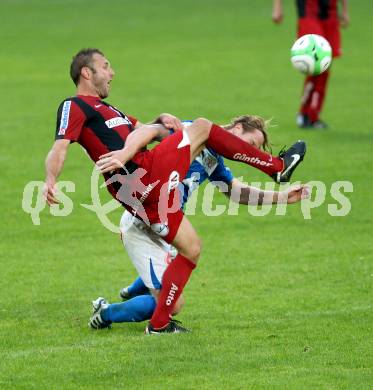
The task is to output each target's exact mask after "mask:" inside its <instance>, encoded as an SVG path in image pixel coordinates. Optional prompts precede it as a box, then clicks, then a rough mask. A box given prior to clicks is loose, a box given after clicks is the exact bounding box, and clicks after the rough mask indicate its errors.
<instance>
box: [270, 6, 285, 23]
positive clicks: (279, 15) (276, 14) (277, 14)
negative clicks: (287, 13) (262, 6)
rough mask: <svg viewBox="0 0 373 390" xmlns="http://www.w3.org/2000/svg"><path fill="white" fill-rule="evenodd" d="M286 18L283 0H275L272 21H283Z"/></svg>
mask: <svg viewBox="0 0 373 390" xmlns="http://www.w3.org/2000/svg"><path fill="white" fill-rule="evenodd" d="M283 19H284V14H283V11H282V0H273V5H272V21H273V22H274V23H281V22H282V21H283Z"/></svg>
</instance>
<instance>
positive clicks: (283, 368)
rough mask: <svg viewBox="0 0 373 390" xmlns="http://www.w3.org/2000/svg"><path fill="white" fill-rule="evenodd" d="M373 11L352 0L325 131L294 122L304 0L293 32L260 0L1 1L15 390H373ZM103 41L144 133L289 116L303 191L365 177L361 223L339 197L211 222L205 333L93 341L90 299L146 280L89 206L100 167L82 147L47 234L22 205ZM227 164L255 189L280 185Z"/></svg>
mask: <svg viewBox="0 0 373 390" xmlns="http://www.w3.org/2000/svg"><path fill="white" fill-rule="evenodd" d="M267 3H268V4H267ZM363 3H364V6H363V7H362V6H360V7H359V6H358V5H357V4H354V2H351V17H352V25H351V28H350V29H349V31H346V33H345V34H344V36H343V38H344V52H345V55H344V57H343V58H342V59H340V60H338V61H336V62H335V64H333V69H332V77H331V80H330V89H329V94H328V97H327V102H326V106H325V111H324V115H323V119H325V120H326V121H327V122H328V123H330V130H329V131H326V132H318V131H317V132H301V131H300V130H298V129H297V128H296V127H295V125H294V117H295V113H296V110H297V105H298V97H299V93H300V86H301V83H302V76H301V75H299V74H297V73H296V72H295V71H294V70H293V69H292V67H291V65H290V62H289V48H290V47H291V44H292V42H293V41H294V28H295V19H294V8H293V4H292V2H286V8H287V18H286V23H285V24H284V25H282V26H274V25H272V24H271V21H270V12H271V10H270V4H269V2H263V1H259V0H256V1H250V2H248V1H243V0H242V1H233V2H231V1H212V0H208V1H203V2H200V1H195V0H192V1H188V2H186V1H179V2H171V1H160V2H151V1H138V2H122V1H111V2H110V4H109V3H103V2H101V3H92V2H86V1H72V0H71V1H35V0H28V1H17V0H12V1H10V0H9V1H7V0H3V1H2V2H1V3H0V14H1V15H2V16H3V18H2V23H1V27H0V29H1V36H2V50H1V60H2V72H1V74H0V81H1V85H2V89H3V93H2V95H3V98H2V103H1V108H2V113H3V116H2V123H1V124H0V127H1V149H2V152H1V154H0V159H1V163H2V174H1V177H2V180H1V183H2V196H1V210H2V218H1V225H2V226H1V243H0V248H1V254H2V255H1V280H2V288H1V309H0V347H1V362H0V387H1V388H23V389H30V388H47V389H51V388H74V387H79V388H92V387H94V386H98V385H99V386H100V387H102V386H107V387H110V388H130V386H131V387H134V388H163V389H165V388H176V389H186V388H188V389H192V388H194V389H201V388H204V389H216V388H232V389H234V388H237V389H242V388H253V387H255V388H271V387H276V388H277V387H285V386H287V387H288V388H328V389H330V388H341V389H344V388H346V389H347V388H349V389H351V388H359V389H362V388H370V387H371V385H372V380H373V376H372V352H373V351H372V320H373V316H372V280H373V277H372V274H373V271H372V263H371V262H372V241H371V215H372V211H373V207H372V203H371V196H370V194H371V183H370V179H369V177H370V175H371V170H372V160H371V154H370V153H371V150H372V146H373V141H372V130H373V129H372V124H371V120H370V112H369V110H370V106H369V104H368V102H369V101H370V100H369V99H371V87H370V85H371V83H370V81H371V69H372V67H373V59H372V56H371V54H370V53H368V54H367V51H366V41H365V40H364V39H362V38H361V37H362V36H363V35H364V36H370V35H372V31H371V30H372V27H371V24H370V21H369V20H367V19H365V15H367V14H369V11H370V13H372V12H373V6H372V3H371V2H370V1H368V0H364V1H363ZM359 4H360V5H361V2H359ZM368 30H370V32H369V31H368ZM369 34H370V35H369ZM87 46H96V47H100V48H101V49H102V50H103V51H104V53H105V54H106V55H107V56H108V57H109V59H110V60H111V62H112V64H113V67H114V69H115V70H116V72H117V75H116V78H115V80H114V83H113V84H112V93H111V96H110V99H108V101H109V102H111V103H113V104H115V105H117V106H118V107H120V108H122V109H123V110H124V111H126V112H128V113H130V114H132V115H134V116H137V117H138V118H139V119H141V120H143V121H148V120H151V119H152V118H153V117H155V116H156V115H157V114H158V113H159V112H164V111H168V112H172V113H174V114H176V115H178V116H180V117H182V118H195V117H197V116H205V117H208V118H211V119H213V120H215V121H216V122H225V121H228V120H229V119H230V118H231V117H232V116H235V115H236V114H242V113H256V114H260V115H263V116H264V117H267V118H268V117H273V118H274V121H273V122H274V123H276V124H278V126H277V127H274V128H273V129H272V130H271V136H272V140H273V141H274V143H275V144H276V145H277V146H278V147H276V149H277V150H278V149H279V146H281V145H282V144H283V143H286V144H288V145H289V144H291V143H292V142H293V141H294V140H296V139H298V138H303V139H305V140H306V141H307V144H308V148H309V149H308V154H307V156H306V159H305V162H304V164H303V165H302V166H301V167H300V168H299V169H298V171H297V173H296V174H295V176H294V179H297V180H302V181H307V180H322V181H323V182H325V183H326V185H327V188H329V189H330V186H331V184H332V183H333V182H334V181H336V180H349V181H351V182H352V183H353V185H354V192H353V193H352V194H347V195H348V197H349V198H350V200H351V202H352V211H351V213H350V214H349V215H348V216H347V217H344V218H333V217H331V216H330V215H329V214H328V213H327V206H326V204H328V203H336V202H335V201H333V199H332V198H331V197H330V196H329V195H328V196H327V199H326V203H325V204H324V205H323V206H321V207H319V208H318V209H315V210H312V219H311V220H306V221H305V220H303V218H302V214H301V211H300V207H299V206H298V205H297V206H293V207H290V208H289V210H288V213H287V214H286V216H283V217H279V216H275V215H274V212H271V213H270V214H269V215H268V216H266V217H263V218H259V217H252V216H250V215H249V214H248V212H247V209H246V208H245V207H241V209H240V213H239V216H236V217H233V216H226V215H223V216H221V217H218V218H207V217H205V216H204V215H203V214H202V213H201V212H200V211H199V212H198V213H197V215H196V216H194V217H191V220H192V222H193V224H194V225H195V227H196V229H197V230H198V232H199V233H200V235H201V237H202V239H203V242H204V249H203V254H202V257H201V260H200V265H199V267H198V268H197V269H196V271H195V272H194V274H193V276H192V279H191V281H190V283H189V285H188V287H187V288H186V298H187V304H186V307H185V309H184V312H183V313H182V314H181V316H180V319H182V320H183V321H184V323H185V325H187V326H189V327H191V328H192V329H193V333H192V334H189V335H179V336H170V337H145V336H144V335H143V333H142V332H143V329H144V326H145V324H123V325H115V326H114V327H113V329H112V330H111V331H101V332H92V331H90V330H89V329H88V328H87V321H88V318H89V315H90V300H91V299H93V298H96V297H97V296H98V295H104V296H105V297H107V298H108V299H109V300H110V301H114V300H116V297H117V292H118V290H119V288H120V287H122V286H123V285H126V284H127V283H128V282H130V281H131V280H132V279H133V278H134V277H135V272H134V270H133V268H132V266H131V265H130V263H129V261H128V259H127V256H126V254H124V252H123V250H122V248H121V244H120V242H119V240H118V237H117V236H116V235H114V234H112V233H109V232H108V231H107V230H105V229H104V228H103V227H102V226H101V224H100V223H99V221H98V220H97V218H96V216H95V215H94V214H93V213H91V212H89V211H87V210H86V209H83V208H82V207H81V206H79V204H80V203H90V198H89V194H90V192H89V172H90V170H91V163H90V161H88V159H87V157H86V156H85V155H84V153H82V151H81V150H80V148H79V147H77V146H75V145H74V146H73V147H71V148H70V151H69V156H68V159H67V162H66V165H65V170H64V173H63V175H62V176H61V179H62V180H71V181H73V182H74V183H76V191H75V193H73V194H69V196H70V197H71V198H72V199H73V202H74V204H75V207H74V211H73V213H72V214H71V215H70V216H69V217H68V218H56V217H52V216H51V215H50V214H49V212H48V211H47V210H45V211H44V212H43V213H42V215H41V225H40V226H33V225H32V223H31V219H30V216H29V215H27V214H25V213H24V212H23V211H22V210H21V198H22V191H23V187H24V186H25V184H26V183H27V182H29V181H30V180H42V179H43V176H44V173H43V170H44V168H43V162H44V158H45V155H46V153H47V151H48V150H49V148H50V146H51V143H52V141H53V133H54V126H55V111H56V109H57V106H58V104H59V102H60V101H61V100H62V99H63V98H65V97H66V96H69V95H71V94H73V93H74V88H73V85H72V83H71V81H70V80H69V77H68V66H69V63H70V59H71V57H72V55H73V54H74V53H75V52H76V51H77V50H79V49H80V48H81V47H87ZM229 165H230V166H231V167H232V169H233V171H234V173H235V174H236V175H237V176H241V175H242V176H244V178H245V179H246V180H247V181H249V182H251V181H265V180H266V177H265V176H264V175H261V174H260V173H258V172H256V171H255V170H253V169H251V168H248V167H246V166H241V165H239V164H229ZM106 199H109V198H108V197H107V198H106ZM216 199H217V201H219V202H220V203H222V204H225V202H224V200H223V198H221V197H220V198H219V197H217V198H216ZM199 210H200V207H199ZM114 214H115V215H114V216H113V217H112V219H113V220H118V218H119V216H120V212H119V210H118V211H117V212H116V213H114Z"/></svg>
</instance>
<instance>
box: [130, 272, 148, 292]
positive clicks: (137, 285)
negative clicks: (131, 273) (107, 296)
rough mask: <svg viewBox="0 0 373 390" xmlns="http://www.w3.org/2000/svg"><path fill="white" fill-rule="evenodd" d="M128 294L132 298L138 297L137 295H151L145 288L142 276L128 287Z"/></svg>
mask: <svg viewBox="0 0 373 390" xmlns="http://www.w3.org/2000/svg"><path fill="white" fill-rule="evenodd" d="M128 294H129V295H130V297H136V296H137V295H144V294H150V293H149V289H148V288H147V287H146V286H145V284H144V282H143V281H142V279H141V278H140V276H139V277H138V278H137V279H136V280H135V281H134V282H133V283H132V284H131V285H130V286H128Z"/></svg>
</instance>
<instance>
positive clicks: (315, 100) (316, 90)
mask: <svg viewBox="0 0 373 390" xmlns="http://www.w3.org/2000/svg"><path fill="white" fill-rule="evenodd" d="M328 78H329V71H326V72H324V73H322V74H320V75H318V76H315V79H314V87H313V91H312V94H311V97H310V102H309V110H308V113H309V119H310V121H311V123H313V122H316V121H317V120H319V116H320V112H321V110H322V106H323V103H324V98H325V92H326V87H327V83H328Z"/></svg>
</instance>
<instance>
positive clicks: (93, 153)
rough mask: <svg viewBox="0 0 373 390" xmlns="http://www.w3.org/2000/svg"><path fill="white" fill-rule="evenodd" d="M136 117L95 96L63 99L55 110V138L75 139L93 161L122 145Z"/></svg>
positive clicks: (135, 121)
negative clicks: (56, 110)
mask: <svg viewBox="0 0 373 390" xmlns="http://www.w3.org/2000/svg"><path fill="white" fill-rule="evenodd" d="M136 123H137V119H136V118H134V117H132V116H129V115H126V114H124V113H122V112H121V111H119V110H118V109H117V108H115V107H114V106H111V105H110V104H108V103H105V102H104V101H102V100H101V99H100V98H98V97H94V96H81V95H78V96H75V97H72V98H68V99H65V100H64V101H63V102H62V103H61V104H60V106H59V108H58V112H57V125H56V139H68V140H70V141H72V142H78V143H79V144H80V145H81V146H83V148H84V149H85V150H86V151H87V153H88V154H89V156H90V157H91V159H92V160H93V161H95V162H96V161H97V160H98V159H99V157H100V156H101V155H103V154H105V153H108V152H110V151H113V150H119V149H122V148H123V147H124V143H125V140H126V138H127V136H128V134H129V133H130V132H131V131H132V130H133V129H134V128H135V126H136Z"/></svg>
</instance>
